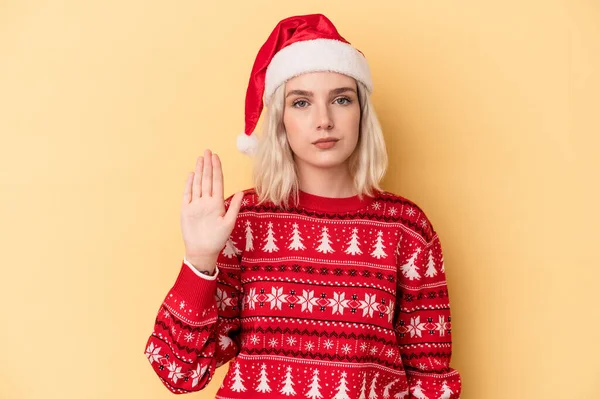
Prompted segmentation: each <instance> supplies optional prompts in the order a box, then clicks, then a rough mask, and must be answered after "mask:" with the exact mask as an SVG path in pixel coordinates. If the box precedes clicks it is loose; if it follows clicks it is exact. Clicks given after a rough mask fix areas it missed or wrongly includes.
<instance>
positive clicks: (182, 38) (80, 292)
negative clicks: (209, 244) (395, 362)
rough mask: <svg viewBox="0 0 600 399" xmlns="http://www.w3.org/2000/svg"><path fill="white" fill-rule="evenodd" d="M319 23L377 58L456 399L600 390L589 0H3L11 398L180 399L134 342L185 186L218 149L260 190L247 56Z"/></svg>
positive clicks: (143, 332)
mask: <svg viewBox="0 0 600 399" xmlns="http://www.w3.org/2000/svg"><path fill="white" fill-rule="evenodd" d="M314 12H322V13H325V14H326V15H328V16H329V17H330V18H331V19H332V20H333V22H334V23H335V24H336V25H337V27H338V29H339V30H340V32H341V33H342V35H343V36H345V37H346V38H347V39H348V40H349V41H350V42H352V44H354V45H355V46H356V47H358V48H359V49H360V50H361V51H363V53H364V54H365V55H366V57H367V59H368V60H369V63H370V66H371V69H372V73H373V77H374V84H375V92H374V95H373V102H374V104H375V108H376V110H377V111H378V113H379V115H380V119H381V121H382V124H383V128H384V133H385V138H386V142H387V145H388V152H389V155H390V160H391V164H390V169H389V172H388V174H387V176H386V178H385V180H384V182H383V185H384V188H385V189H387V190H389V191H393V192H395V193H398V194H400V195H403V196H405V197H407V198H409V199H411V200H413V201H415V202H416V203H417V204H419V205H420V206H421V207H422V208H423V209H424V210H425V212H426V213H427V214H428V216H429V217H430V219H431V220H432V222H433V224H434V227H435V228H436V230H437V231H438V233H439V234H440V237H441V241H442V246H443V249H444V252H445V264H446V268H447V278H448V284H449V289H450V300H451V305H452V315H453V334H452V335H453V339H454V352H453V358H452V366H453V367H454V368H456V369H458V370H459V371H460V372H461V374H462V377H463V384H464V385H463V392H464V393H463V395H462V399H481V398H485V399H507V398H510V399H520V398H523V399H525V398H545V399H547V398H557V399H558V398H561V399H564V398H573V399H597V398H600V365H599V364H598V359H599V358H600V349H599V341H600V334H599V332H598V331H599V329H598V327H599V323H598V317H599V315H600V313H599V311H598V304H599V301H598V294H597V292H598V291H599V289H598V281H599V279H600V273H599V271H598V269H599V262H598V257H599V255H598V251H597V248H598V239H599V236H600V235H599V230H598V229H599V226H600V225H599V222H600V218H599V212H598V210H597V206H598V203H599V201H600V195H599V190H598V180H599V177H600V176H599V175H600V173H599V172H600V161H599V153H598V146H599V144H600V140H599V138H598V136H599V134H600V122H599V119H598V112H599V111H600V101H599V99H598V93H600V75H599V71H600V24H599V22H598V21H600V5H599V3H598V2H597V1H594V0H589V1H583V0H582V1H503V2H499V1H494V2H491V1H487V2H480V1H475V0H465V1H452V2H448V1H425V2H414V1H410V2H409V1H393V0H388V1H368V2H349V1H345V2H342V1H322V0H306V1H303V2H292V1H289V2H279V1H278V2H276V1H251V2H250V1H226V2H225V1H224V2H217V1H201V0H196V1H186V0H184V1H175V2H164V1H139V0H132V1H115V0H106V1H98V2H90V1H86V2H84V1H73V0H70V1H67V0H65V1H55V2H45V1H17V0H12V1H11V0H4V1H1V2H0V132H1V139H2V140H1V143H0V162H1V164H0V183H1V186H0V187H1V192H0V226H1V227H0V231H1V235H0V242H1V243H2V245H1V249H2V250H1V251H0V262H1V274H0V309H1V310H0V381H1V382H0V397H1V398H7V399H13V398H19V399H20V398H22V399H33V398H36V399H37V398H40V399H42V398H44V399H45V398H60V399H71V398H72V399H75V398H90V399H100V398H102V399H105V398H144V399H151V398H153V399H157V398H171V397H173V395H172V394H171V393H170V392H169V391H168V390H167V389H166V388H164V387H163V386H162V383H161V382H160V381H159V379H158V378H157V377H156V376H155V375H154V374H153V371H152V369H151V367H150V366H149V364H148V362H147V359H146V357H145V356H144V349H145V343H146V340H147V338H148V336H149V334H150V333H151V331H152V327H153V322H154V317H155V315H156V312H157V310H158V308H159V305H160V303H161V301H162V299H163V297H164V295H165V294H166V293H167V291H168V289H169V288H170V287H171V285H172V284H173V282H174V280H175V277H176V275H177V272H178V270H179V267H180V265H181V260H182V256H183V243H182V239H181V233H180V230H179V211H180V201H181V195H182V193H183V188H184V182H185V179H186V175H187V173H188V172H189V171H191V170H192V168H193V165H194V161H195V158H196V156H198V155H200V154H201V153H202V151H203V150H204V149H205V148H211V149H212V150H214V151H216V152H217V153H218V154H220V156H221V158H222V160H223V163H224V169H225V185H226V194H227V195H229V194H232V193H233V192H234V191H237V190H241V189H244V188H248V187H250V185H251V180H250V172H249V171H250V168H251V160H250V159H249V158H247V157H246V156H244V155H242V154H239V153H238V152H237V150H236V148H235V137H236V136H237V134H238V133H239V132H241V130H242V129H243V120H244V119H243V118H244V115H243V112H244V96H245V90H246V85H247V82H248V77H249V73H250V69H251V67H252V63H253V61H254V57H255V55H256V52H257V51H258V48H259V47H260V46H261V45H262V43H263V42H264V40H265V39H266V37H267V36H268V34H269V33H270V32H271V30H272V28H273V27H274V26H275V24H276V23H277V22H278V21H279V20H280V19H282V18H284V17H287V16H290V15H295V14H307V13H314ZM225 368H226V367H223V368H222V369H220V370H219V375H218V377H217V378H216V380H215V381H213V382H212V384H211V385H210V386H209V387H208V388H207V389H206V390H205V391H204V392H201V393H195V394H192V396H190V397H196V398H211V397H213V396H214V393H215V392H216V389H217V388H218V385H219V380H220V379H221V378H222V376H223V373H224V371H225V370H224V369H225ZM324 399H330V398H324ZM430 399H434V398H430Z"/></svg>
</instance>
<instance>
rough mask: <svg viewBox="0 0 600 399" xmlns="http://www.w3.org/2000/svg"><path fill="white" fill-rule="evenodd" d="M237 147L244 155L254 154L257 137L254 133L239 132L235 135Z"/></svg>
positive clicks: (256, 146)
mask: <svg viewBox="0 0 600 399" xmlns="http://www.w3.org/2000/svg"><path fill="white" fill-rule="evenodd" d="M237 148H238V150H239V151H240V152H243V153H244V154H246V155H254V153H255V152H256V149H257V148H258V137H256V134H254V133H252V135H250V136H248V135H247V134H246V133H243V132H242V133H241V134H239V135H238V137H237Z"/></svg>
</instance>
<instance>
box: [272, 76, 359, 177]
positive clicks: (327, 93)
mask: <svg viewBox="0 0 600 399" xmlns="http://www.w3.org/2000/svg"><path fill="white" fill-rule="evenodd" d="M284 101H285V102H284V111H283V124H284V126H285V131H286V134H287V139H288V142H289V143H290V147H291V149H292V152H293V153H294V159H295V161H296V165H298V167H299V168H303V167H305V166H312V167H317V168H331V167H335V166H340V165H341V164H344V163H345V162H346V161H347V160H348V158H349V157H350V155H351V154H352V152H353V151H354V149H355V148H356V144H357V142H358V134H359V129H360V105H359V103H358V93H357V85H356V81H355V80H354V79H353V78H351V77H348V76H346V75H342V74H339V73H335V72H311V73H306V74H302V75H300V76H297V77H295V78H293V79H290V80H288V81H287V82H286V84H285V100H284ZM319 140H326V141H325V142H321V143H319V142H318V141H319Z"/></svg>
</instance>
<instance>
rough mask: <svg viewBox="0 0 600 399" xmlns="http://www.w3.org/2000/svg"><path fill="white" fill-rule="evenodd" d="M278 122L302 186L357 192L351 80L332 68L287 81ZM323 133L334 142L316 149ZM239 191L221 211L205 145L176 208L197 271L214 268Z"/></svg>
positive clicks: (215, 167)
mask: <svg viewBox="0 0 600 399" xmlns="http://www.w3.org/2000/svg"><path fill="white" fill-rule="evenodd" d="M283 123H284V126H285V130H286V135H287V138H288V142H289V144H290V147H291V149H292V152H293V153H294V161H295V162H296V166H297V170H298V179H299V187H300V189H301V190H302V191H304V192H307V193H310V194H314V195H320V196H325V197H332V198H343V197H350V196H353V195H356V194H357V193H356V192H355V189H354V187H353V182H352V177H351V176H350V172H349V170H348V158H349V157H350V155H351V154H352V152H353V151H354V149H355V148H356V144H357V142H358V135H359V129H360V105H359V103H358V93H357V87H356V81H355V80H354V79H352V78H350V77H348V76H345V75H341V74H338V73H334V72H313V73H307V74H303V75H300V76H297V77H295V78H293V79H291V80H289V81H288V82H286V86H285V104H284V113H283ZM323 138H334V139H336V141H335V144H330V145H323V146H322V147H321V148H320V147H319V146H317V145H316V144H315V142H316V141H317V140H319V139H323ZM243 196H244V195H243V193H242V192H237V193H235V195H234V196H233V198H232V199H231V204H230V206H229V208H228V210H227V212H226V211H225V204H224V201H223V169H222V167H221V160H220V159H219V157H218V155H217V154H213V153H212V152H211V151H210V150H208V149H207V150H205V151H204V155H203V156H200V157H198V158H197V160H196V167H195V170H194V172H191V173H190V174H189V175H188V178H187V181H186V184H185V190H184V193H183V203H182V209H181V232H182V235H183V241H184V245H185V255H186V258H187V259H188V260H189V261H190V263H191V264H192V265H193V266H194V267H195V268H196V269H197V270H199V271H201V272H207V273H208V274H213V273H214V270H215V266H216V262H217V258H218V257H219V252H220V251H221V250H222V249H223V247H224V246H225V244H226V242H227V239H228V238H229V236H230V235H231V232H232V231H233V227H234V225H235V221H236V218H237V216H238V213H239V210H240V207H241V203H242V198H243Z"/></svg>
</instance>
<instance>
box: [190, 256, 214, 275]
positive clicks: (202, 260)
mask: <svg viewBox="0 0 600 399" xmlns="http://www.w3.org/2000/svg"><path fill="white" fill-rule="evenodd" d="M218 257H219V256H218V255H213V256H191V255H185V259H186V260H187V261H188V263H189V264H190V265H191V266H192V267H193V268H194V269H196V270H197V271H198V272H200V273H203V274H205V275H207V276H212V275H214V274H215V268H216V266H217V259H218Z"/></svg>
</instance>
